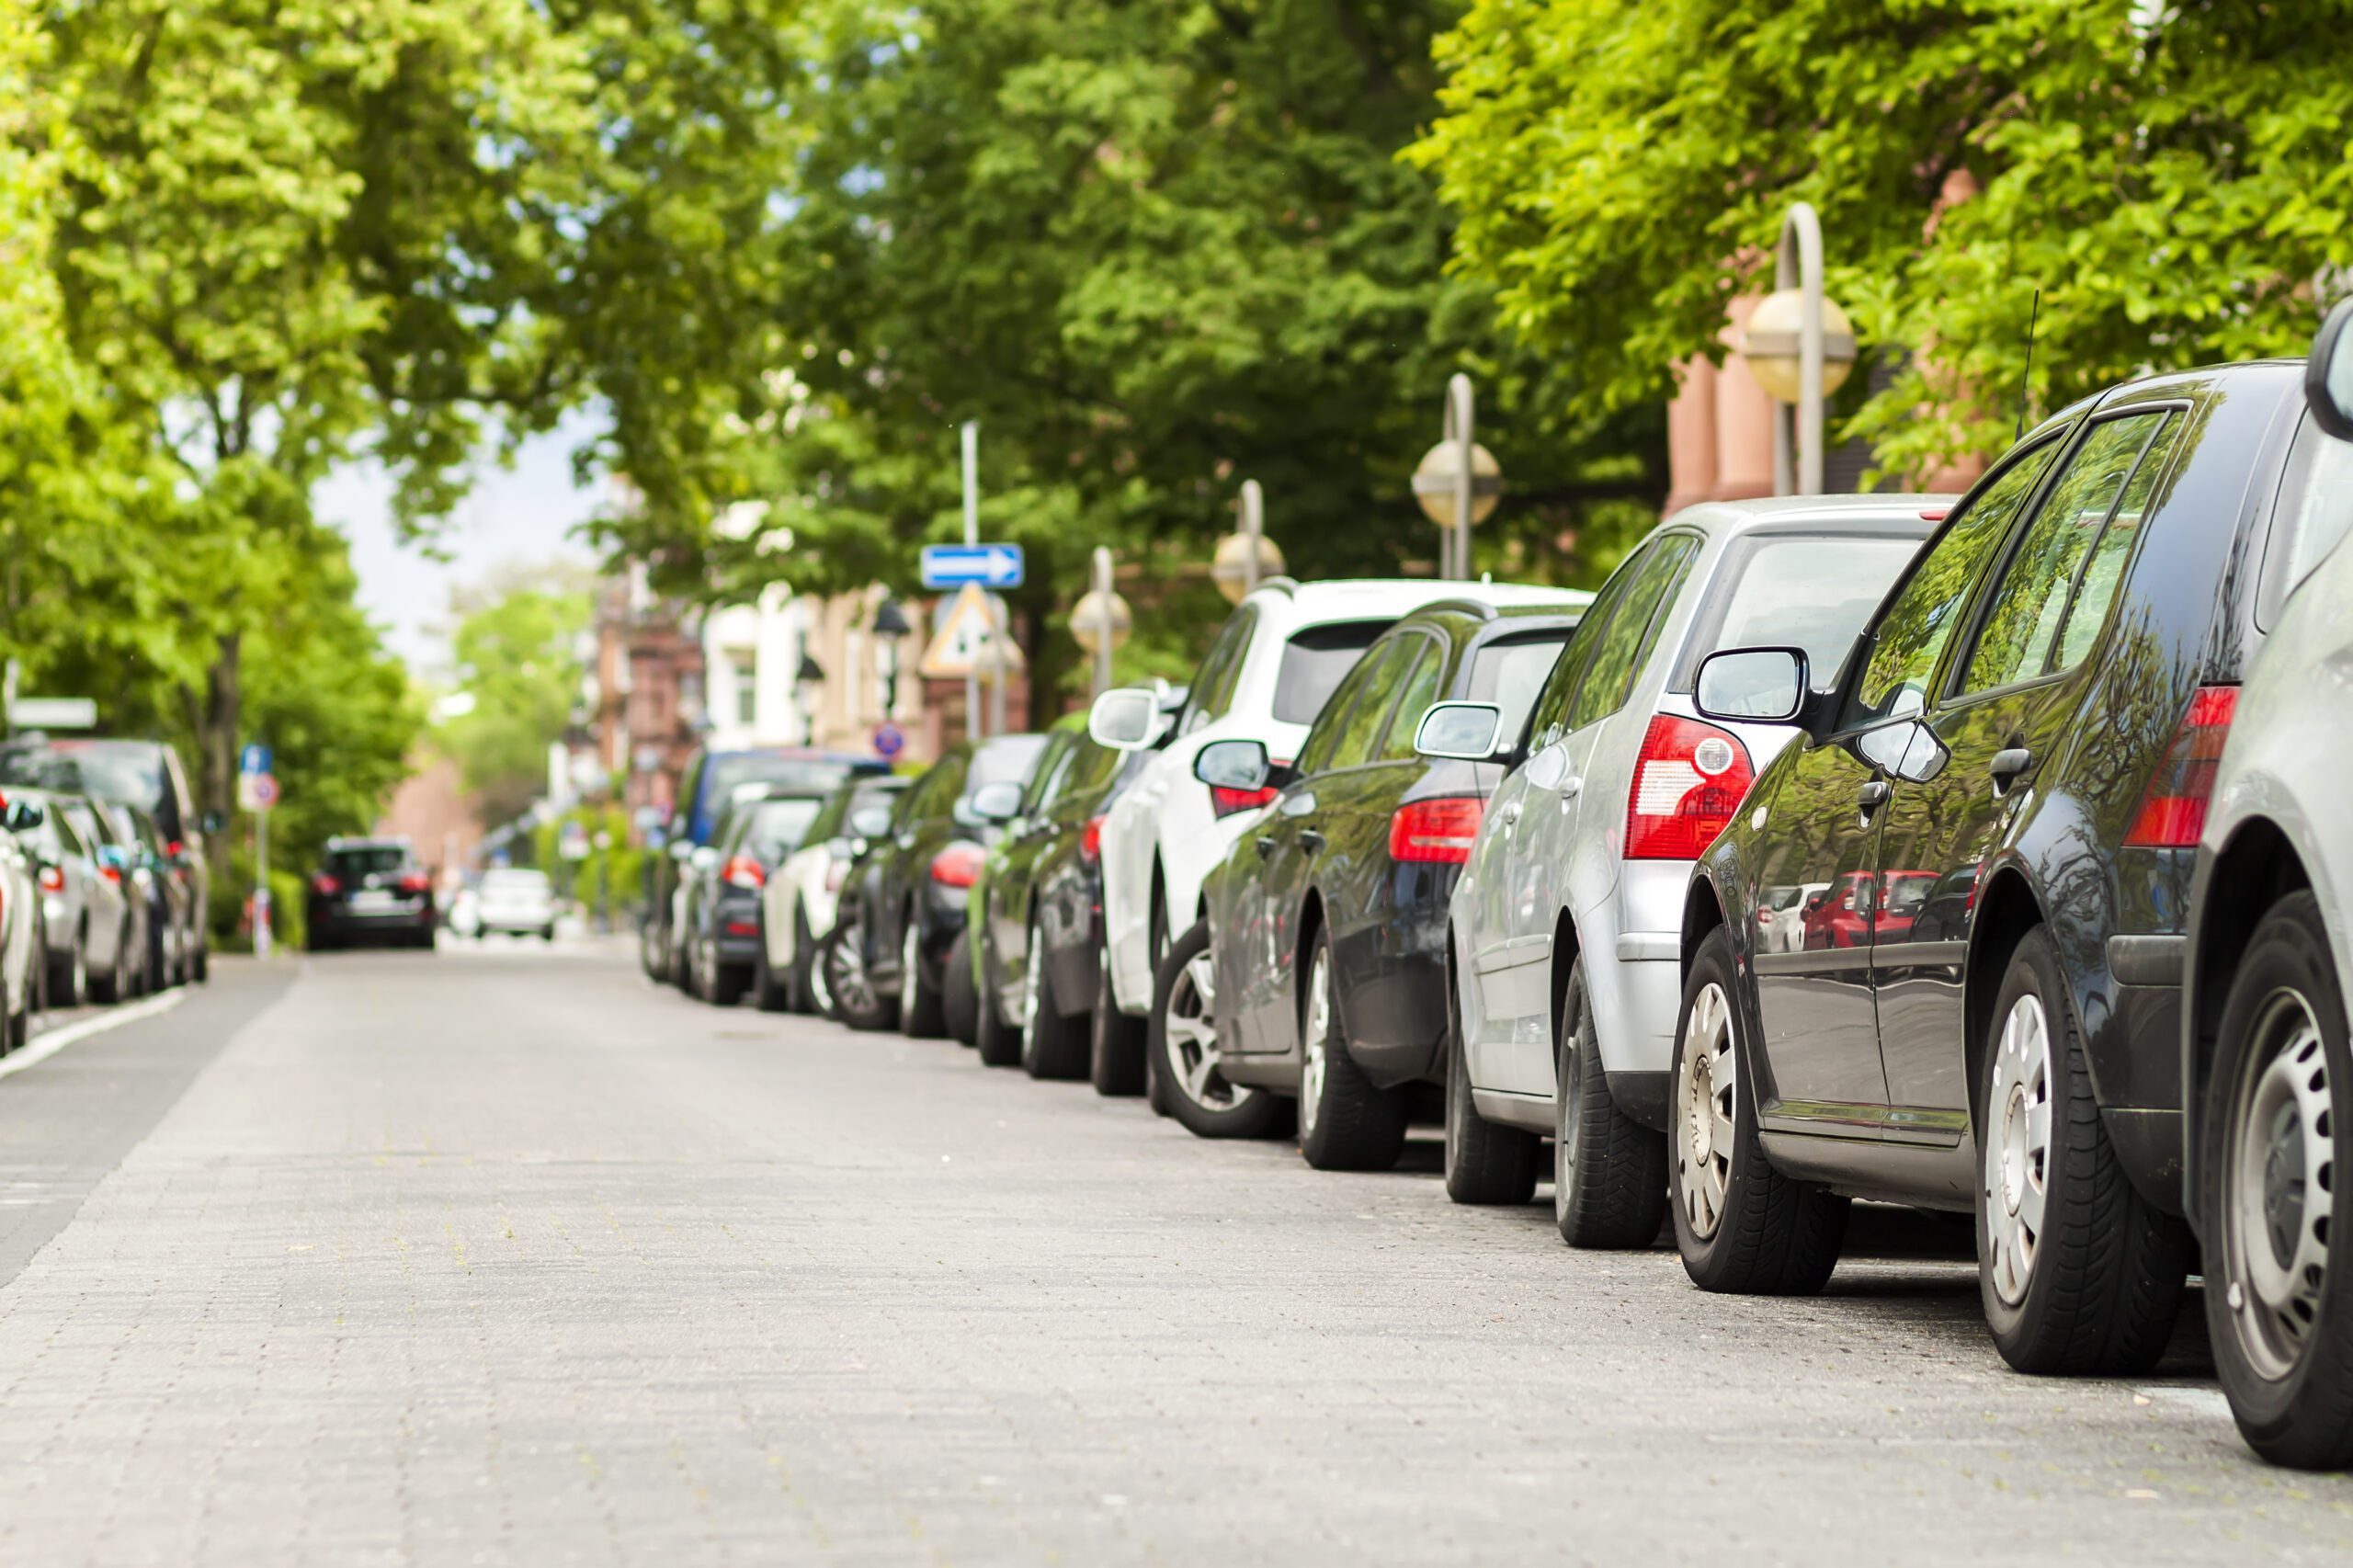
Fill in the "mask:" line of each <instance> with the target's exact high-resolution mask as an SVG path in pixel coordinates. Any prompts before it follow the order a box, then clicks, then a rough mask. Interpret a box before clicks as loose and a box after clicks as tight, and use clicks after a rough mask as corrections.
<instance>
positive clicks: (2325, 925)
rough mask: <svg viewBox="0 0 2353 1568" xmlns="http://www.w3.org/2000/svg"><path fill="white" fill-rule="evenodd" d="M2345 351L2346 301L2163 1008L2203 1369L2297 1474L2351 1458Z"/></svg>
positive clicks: (2323, 347) (2351, 311)
mask: <svg viewBox="0 0 2353 1568" xmlns="http://www.w3.org/2000/svg"><path fill="white" fill-rule="evenodd" d="M2348 338H2353V304H2347V305H2340V306H2338V307H2337V309H2336V312H2334V313H2332V314H2331V316H2330V317H2329V319H2328V323H2327V324H2326V325H2325V326H2323V327H2322V329H2321V334H2320V338H2319V341H2318V342H2317V343H2315V344H2314V346H2313V357H2312V370H2311V371H2310V372H2308V374H2307V379H2306V381H2305V392H2306V396H2307V400H2308V402H2309V403H2310V405H2311V407H2310V411H2309V413H2308V415H2307V417H2306V419H2305V421H2304V425H2303V427H2302V429H2301V430H2299V431H2298V433H2297V435H2296V437H2295V442H2294V445H2293V446H2292V448H2291V449H2290V452H2289V457H2288V464H2287V473H2286V475H2285V478H2284V480H2283V482H2282V483H2281V485H2280V494H2279V504H2278V511H2277V513H2276V514H2275V517H2277V518H2278V519H2279V520H2277V521H2275V523H2274V524H2273V530H2274V531H2273V534H2272V538H2271V543H2270V548H2269V549H2268V551H2267V552H2266V555H2265V560H2264V566H2263V577H2262V578H2261V579H2259V581H2258V585H2257V586H2256V613H2255V619H2256V627H2257V628H2258V629H2259V630H2262V631H2267V632H2268V635H2267V636H2266V638H2265V640H2264V642H2263V645H2262V649H2261V651H2260V653H2258V654H2257V655H2256V660H2255V663H2254V665H2253V666H2252V667H2251V668H2250V669H2249V671H2248V673H2247V677H2246V684H2245V686H2244V687H2241V688H2239V689H2238V691H2237V693H2236V700H2235V703H2234V709H2235V710H2234V712H2231V713H2230V714H2229V715H2228V723H2229V726H2230V728H2229V734H2230V738H2229V740H2228V741H2227V743H2225V744H2224V745H2223V747H2222V756H2221V760H2220V764H2219V766H2218V767H2216V772H2215V777H2214V782H2213V796H2212V803H2211V807H2210V808H2209V810H2208V812H2207V816H2206V822H2205V826H2204V829H2203V831H2202V832H2201V834H2200V840H2199V854H2198V869H2197V870H2196V872H2195V873H2194V875H2193V876H2192V878H2191V881H2190V892H2189V924H2188V938H2187V940H2188V963H2187V964H2186V966H2185V970H2186V972H2185V974H2184V977H2183V989H2182V997H2181V1018H2182V1025H2183V1053H2182V1065H2183V1072H2182V1102H2181V1103H2182V1116H2183V1122H2184V1127H2183V1139H2182V1146H2183V1151H2184V1158H2185V1162H2186V1165H2187V1171H2186V1176H2185V1180H2184V1183H2183V1191H2184V1194H2185V1196H2186V1197H2187V1199H2188V1210H2189V1217H2190V1221H2191V1223H2192V1225H2194V1226H2195V1227H2196V1229H2197V1232H2198V1237H2199V1242H2200V1256H2201V1257H2202V1259H2203V1270H2204V1273H2205V1276H2206V1290H2205V1292H2204V1294H2205V1301H2206V1325H2207V1326H2206V1335H2207V1339H2208V1341H2209V1343H2211V1346H2213V1353H2214V1369H2215V1372H2216V1373H2217V1375H2218V1376H2219V1377H2220V1379H2221V1381H2222V1392H2223V1393H2224V1394H2225V1395H2226V1396H2228V1398H2229V1400H2230V1403H2231V1414H2232V1415H2234V1417H2236V1419H2237V1421H2238V1426H2239V1431H2240V1433H2241V1435H2242V1436H2244V1437H2245V1439H2246V1441H2247V1443H2248V1445H2249V1446H2250V1447H2252V1448H2253V1449H2255V1450H2256V1452H2257V1453H2259V1454H2261V1455H2262V1456H2263V1457H2264V1458H2265V1459H2268V1460H2271V1461H2272V1462H2273V1463H2275V1464H2285V1465H2293V1466H2296V1467H2298V1468H2301V1469H2309V1470H2336V1469H2342V1468H2344V1467H2345V1466H2347V1465H2348V1464H2353V1293H2348V1291H2347V1279H2346V1278H2345V1276H2346V1274H2347V1270H2346V1269H2340V1268H2338V1267H2336V1256H2335V1255H2336V1242H2335V1234H2336V1233H2335V1231H2334V1226H2333V1222H2334V1220H2335V1210H2336V1192H2335V1181H2336V1169H2337V1167H2339V1166H2347V1167H2348V1168H2353V1050H2348V1046H2347V1036H2348V1031H2349V1030H2353V1017H2348V1013H2347V1004H2346V994H2347V983H2348V981H2353V910H2348V909H2347V906H2346V899H2347V897H2348V896H2353V815H2348V814H2347V812H2346V810H2345V780H2346V778H2347V776H2348V775H2353V687H2348V686H2347V672H2348V671H2353V614H2348V607H2353V549H2347V548H2346V547H2345V538H2346V535H2347V532H2348V531H2353V341H2348ZM2283 545H2284V548H2282V547H2283ZM2218 689H2222V690H2228V689H2229V688H2228V687H2222V688H2218ZM2187 760H2188V763H2189V765H2190V766H2193V767H2194V766H2197V765H2199V764H2200V763H2204V764H2205V765H2206V766H2215V765H2214V764H2212V763H2211V762H2207V761H2206V759H2205V758H2200V757H2193V758H2189V759H2187ZM2340 1155H2342V1156H2344V1158H2342V1159H2339V1158H2338V1156H2340Z"/></svg>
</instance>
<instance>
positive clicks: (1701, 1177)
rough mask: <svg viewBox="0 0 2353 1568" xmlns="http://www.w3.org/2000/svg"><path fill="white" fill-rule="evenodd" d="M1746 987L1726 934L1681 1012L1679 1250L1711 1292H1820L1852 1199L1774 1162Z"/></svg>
mask: <svg viewBox="0 0 2353 1568" xmlns="http://www.w3.org/2000/svg"><path fill="white" fill-rule="evenodd" d="M1737 983H1738V982H1737V979H1736V977H1735V976H1734V974H1733V952H1732V938H1731V937H1730V936H1729V935H1727V934H1726V933H1725V931H1724V929H1723V927H1722V926H1718V927H1717V928H1716V929H1715V930H1713V931H1711V932H1710V933H1709V934H1708V937H1707V940H1706V941H1704V942H1702V943H1701V944H1700V945H1699V952H1698V953H1697V954H1696V955H1695V956H1694V957H1693V959H1692V961H1691V966H1690V971H1689V978H1688V979H1687V980H1686V981H1685V982H1684V986H1683V1006H1681V1008H1680V1009H1679V1010H1678V1011H1677V1015H1676V1022H1675V1068H1674V1074H1673V1076H1672V1078H1671V1079H1670V1080H1669V1081H1670V1082H1671V1083H1672V1084H1673V1085H1675V1086H1674V1088H1673V1090H1672V1091H1670V1092H1671V1093H1672V1095H1673V1096H1674V1098H1673V1100H1672V1101H1671V1103H1670V1106H1669V1116H1670V1119H1671V1120H1670V1128H1669V1131H1668V1133H1667V1141H1668V1142H1667V1180H1668V1187H1667V1195H1668V1207H1669V1208H1670V1209H1671V1210H1673V1211H1674V1215H1675V1245H1676V1250H1677V1252H1679V1253H1681V1254H1682V1255H1683V1268H1684V1272H1685V1273H1687V1274H1688V1275H1689V1276H1690V1277H1691V1282H1692V1283H1693V1284H1695V1285H1697V1286H1699V1288H1700V1289H1701V1290H1716V1291H1722V1292H1725V1293H1728V1294H1736V1295H1748V1296H1789V1295H1810V1294H1812V1293H1813V1292H1814V1291H1816V1290H1821V1289H1822V1287H1823V1286H1824V1284H1826V1283H1827V1282H1828V1281H1829V1278H1830V1271H1831V1270H1832V1269H1834V1268H1836V1267H1837V1266H1838V1248H1839V1245H1840V1244H1841V1243H1842V1242H1843V1241H1844V1240H1845V1239H1846V1234H1847V1199H1844V1198H1840V1197H1837V1196H1836V1195H1834V1194H1832V1193H1829V1192H1826V1191H1824V1190H1823V1189H1822V1188H1820V1187H1813V1186H1811V1185H1808V1184H1806V1183H1804V1182H1798V1181H1792V1180H1791V1179H1790V1178H1789V1177H1788V1176H1783V1175H1782V1174H1781V1173H1780V1172H1779V1171H1777V1170H1775V1169H1774V1168H1773V1165H1772V1162H1771V1161H1770V1160H1768V1159H1767V1158H1766V1156H1765V1150H1764V1147H1763V1145H1762V1143H1761V1142H1760V1140H1759V1138H1758V1135H1757V1130H1756V1103H1755V1101H1756V1090H1755V1088H1754V1086H1753V1078H1754V1074H1753V1073H1752V1071H1751V1069H1750V1062H1751V1056H1750V1052H1749V1042H1748V1040H1747V1039H1746V1028H1747V1026H1746V1024H1745V1021H1744V1020H1743V1018H1742V1017H1741V1014H1740V1008H1739V1006H1738V1005H1737V1003H1736V1002H1735V1001H1734V1000H1733V998H1734V997H1735V996H1737V994H1738V992H1737V990H1736V989H1735V988H1736V986H1737ZM1727 1080H1729V1082H1727ZM1727 1145H1729V1147H1727Z"/></svg>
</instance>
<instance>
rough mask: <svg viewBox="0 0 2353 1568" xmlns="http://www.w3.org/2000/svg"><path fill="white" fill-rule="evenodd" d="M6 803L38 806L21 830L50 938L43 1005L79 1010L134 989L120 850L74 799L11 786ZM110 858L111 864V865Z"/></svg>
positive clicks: (135, 935) (135, 963)
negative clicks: (36, 818)
mask: <svg viewBox="0 0 2353 1568" xmlns="http://www.w3.org/2000/svg"><path fill="white" fill-rule="evenodd" d="M9 798H10V799H11V800H12V801H23V802H24V803H25V804H27V805H37V806H39V807H40V808H41V820H40V823H39V824H37V825H34V826H31V827H28V828H25V829H23V830H21V831H20V832H19V833H18V835H17V837H18V838H19V839H20V840H22V842H23V843H24V845H25V846H26V848H27V849H28V850H29V851H30V852H31V854H32V857H33V860H34V862H35V864H36V866H37V867H38V874H39V879H40V901H41V926H42V929H43V930H44V931H46V932H47V934H48V938H49V993H48V995H49V1005H50V1006H53V1007H78V1006H82V1005H83V1004H84V1003H85V1002H92V1001H97V1002H118V1001H121V1000H123V999H125V998H127V997H129V996H130V995H131V994H132V987H133V985H134V984H135V983H136V981H137V977H138V973H139V962H140V960H141V959H142V957H143V956H144V955H143V954H142V953H141V952H139V950H138V941H139V935H140V928H139V926H138V923H137V921H136V920H135V919H134V914H133V911H132V909H131V897H132V894H131V892H130V891H129V889H128V887H127V884H126V882H125V880H124V878H125V872H124V869H123V866H122V864H121V861H120V859H119V855H120V851H119V849H118V848H117V846H115V845H114V844H112V843H111V842H110V841H109V840H108V837H107V835H106V834H105V832H104V830H103V829H102V828H100V826H99V825H98V820H97V812H96V810H95V809H94V807H93V806H92V805H91V803H90V802H89V801H86V800H84V799H82V798H80V797H79V796H74V795H65V794H55V793H51V792H49V791H46V790H12V791H11V792H10V795H9ZM108 862H112V863H111V864H110V863H108Z"/></svg>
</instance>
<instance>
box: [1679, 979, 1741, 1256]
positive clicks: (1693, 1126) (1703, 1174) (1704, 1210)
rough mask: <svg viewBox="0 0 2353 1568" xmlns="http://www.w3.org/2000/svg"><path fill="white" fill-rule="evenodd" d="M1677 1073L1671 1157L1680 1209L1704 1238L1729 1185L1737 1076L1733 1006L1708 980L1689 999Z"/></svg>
mask: <svg viewBox="0 0 2353 1568" xmlns="http://www.w3.org/2000/svg"><path fill="white" fill-rule="evenodd" d="M1678 1075H1679V1078H1680V1081H1679V1082H1678V1083H1677V1085H1676V1106H1677V1119H1678V1121H1679V1122H1680V1125H1679V1126H1678V1127H1677V1134H1678V1135H1677V1138H1676V1141H1675V1144H1676V1147H1675V1160H1676V1165H1677V1170H1678V1171H1679V1172H1680V1173H1681V1176H1682V1184H1681V1185H1682V1189H1683V1212H1684V1218H1685V1219H1686V1220H1687V1221H1689V1223H1690V1226H1691V1233H1692V1234H1693V1235H1694V1236H1697V1237H1699V1239H1700V1240H1702V1241H1705V1240H1706V1239H1707V1238H1709V1237H1710V1236H1712V1235H1714V1234H1715V1233H1716V1227H1717V1226H1718V1225H1719V1224H1721V1223H1722V1221H1723V1216H1724V1199H1725V1195H1726V1193H1727V1191H1728V1190H1729V1188H1730V1187H1731V1185H1732V1143H1733V1108H1734V1106H1735V1105H1736V1103H1737V1102H1736V1101H1735V1100H1734V1098H1733V1096H1734V1095H1735V1094H1736V1092H1737V1091H1738V1089H1739V1082H1740V1065H1739V1061H1738V1058H1737V1057H1736V1056H1735V1055H1734V1053H1733V1037H1732V1007H1731V1005H1730V1004H1729V1003H1728V1002H1727V1001H1726V1000H1725V998H1724V992H1723V987H1722V986H1721V985H1718V984H1715V983H1712V982H1711V983H1709V984H1708V985H1706V986H1704V987H1702V988H1701V990H1700V992H1699V994H1698V995H1697V996H1694V997H1693V998H1692V999H1691V1012H1690V1016H1689V1017H1688V1018H1687V1019H1686V1020H1685V1022H1684V1026H1683V1062H1682V1066H1681V1069H1680V1071H1679V1074H1678Z"/></svg>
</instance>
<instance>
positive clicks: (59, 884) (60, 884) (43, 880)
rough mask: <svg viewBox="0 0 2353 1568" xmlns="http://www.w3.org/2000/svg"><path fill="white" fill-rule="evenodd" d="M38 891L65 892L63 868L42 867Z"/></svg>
mask: <svg viewBox="0 0 2353 1568" xmlns="http://www.w3.org/2000/svg"><path fill="white" fill-rule="evenodd" d="M40 891H41V892H64V891H65V872H64V869H63V868H62V867H58V866H43V867H42V868H41V869H40Z"/></svg>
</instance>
